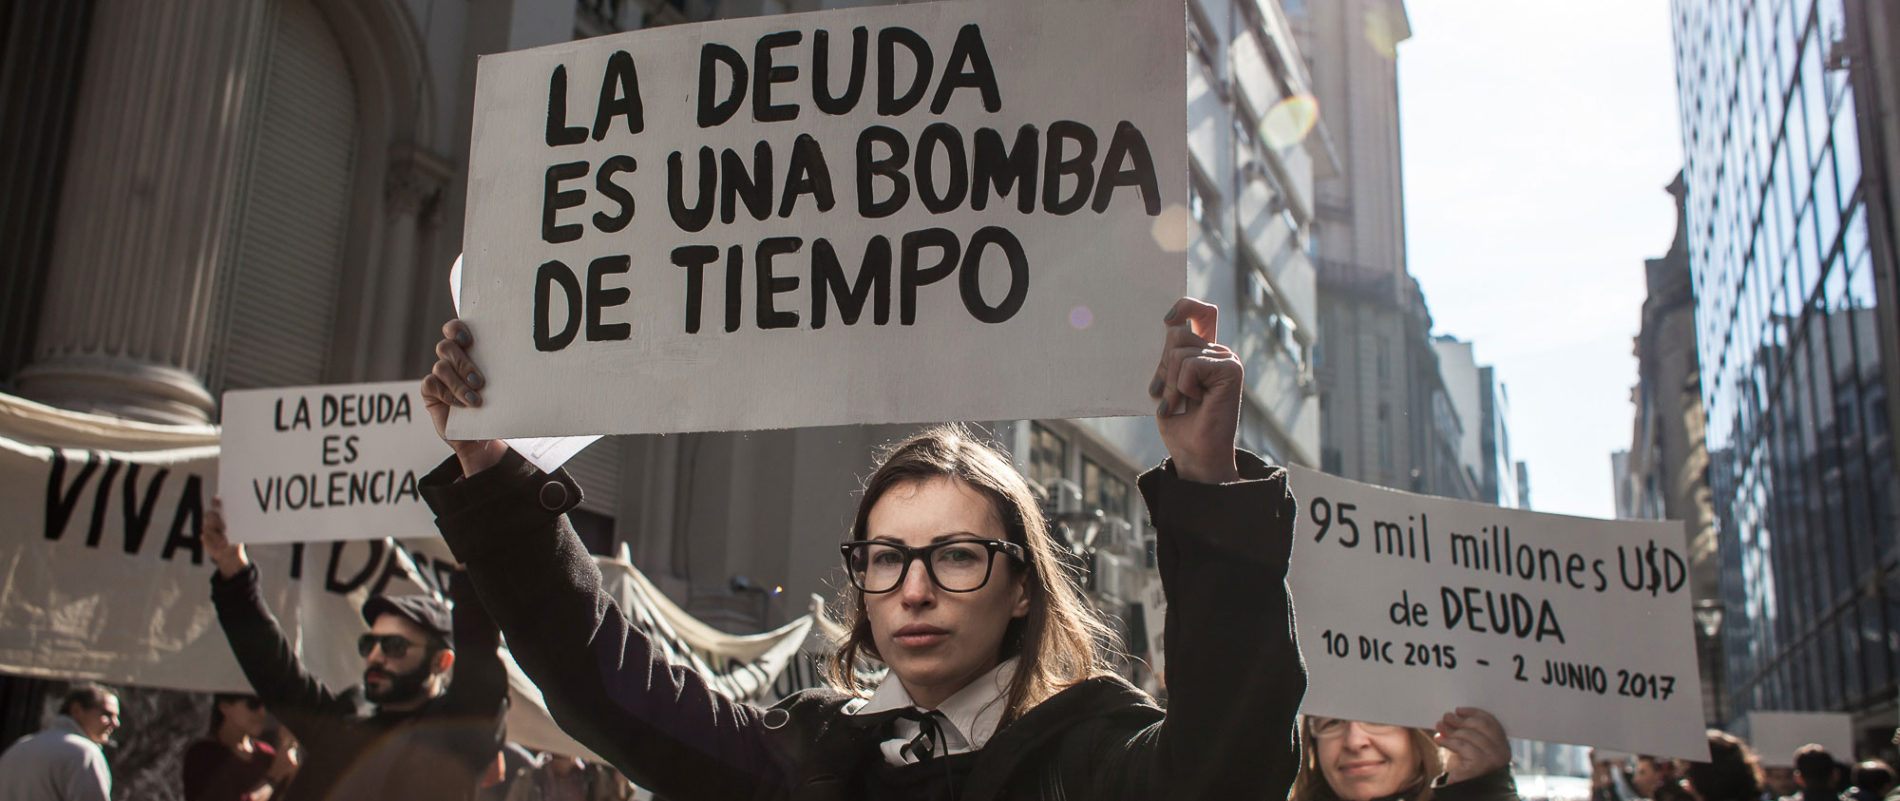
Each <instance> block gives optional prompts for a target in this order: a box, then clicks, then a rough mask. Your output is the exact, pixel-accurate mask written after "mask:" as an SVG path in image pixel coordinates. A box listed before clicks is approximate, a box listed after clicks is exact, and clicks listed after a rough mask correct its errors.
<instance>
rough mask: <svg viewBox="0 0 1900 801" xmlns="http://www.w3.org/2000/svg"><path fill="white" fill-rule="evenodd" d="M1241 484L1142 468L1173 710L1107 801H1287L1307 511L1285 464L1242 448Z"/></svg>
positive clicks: (1119, 774) (1300, 664) (1145, 739)
mask: <svg viewBox="0 0 1900 801" xmlns="http://www.w3.org/2000/svg"><path fill="white" fill-rule="evenodd" d="M1237 461H1238V462H1239V464H1240V474H1241V480H1240V481H1237V482H1233V483H1229V484H1220V485H1214V484H1199V483H1195V482H1191V481H1186V480H1184V479H1182V478H1180V477H1179V476H1178V475H1177V474H1176V473H1175V471H1174V465H1173V463H1172V462H1169V463H1164V464H1163V465H1162V466H1161V467H1159V468H1156V469H1154V470H1151V471H1149V472H1147V473H1145V474H1143V475H1142V477H1141V479H1140V486H1141V492H1142V496H1143V497H1144V498H1145V499H1146V500H1147V503H1148V513H1149V518H1150V520H1151V521H1152V522H1153V524H1154V527H1155V530H1156V535H1157V536H1156V550H1157V552H1156V556H1157V558H1158V561H1159V568H1160V571H1161V583H1162V588H1163V591H1164V592H1165V593H1166V596H1167V600H1168V611H1167V623H1166V625H1167V631H1166V633H1165V635H1164V643H1163V647H1165V648H1166V649H1167V650H1166V653H1167V664H1166V678H1167V685H1168V710H1167V716H1166V717H1165V718H1164V719H1163V720H1162V721H1161V722H1160V723H1157V724H1155V725H1154V726H1152V727H1151V728H1150V729H1149V730H1147V731H1145V732H1143V733H1142V734H1141V736H1138V737H1137V738H1135V740H1134V741H1133V742H1132V743H1120V744H1116V746H1115V747H1116V748H1117V749H1124V748H1125V749H1127V750H1128V751H1127V752H1126V753H1124V755H1122V756H1120V757H1118V758H1117V760H1111V761H1110V764H1111V765H1119V766H1120V767H1116V768H1111V769H1109V770H1107V771H1105V772H1104V775H1105V776H1107V777H1111V778H1109V782H1110V785H1109V786H1106V787H1103V788H1102V789H1103V790H1104V792H1103V793H1102V794H1100V795H1099V796H1098V797H1123V798H1183V799H1199V798H1285V797H1286V795H1287V790H1288V789H1289V788H1290V787H1291V786H1292V784H1293V777H1294V774H1295V773H1296V772H1297V771H1298V769H1299V757H1300V741H1299V732H1298V729H1297V727H1296V725H1295V715H1296V713H1297V712H1298V711H1299V707H1300V699H1301V698H1302V697H1304V696H1305V695H1306V663H1305V661H1304V660H1303V659H1301V657H1300V650H1299V644H1298V642H1297V640H1296V639H1295V637H1294V628H1293V602H1292V596H1291V593H1290V592H1289V590H1288V589H1287V585H1286V572H1287V563H1288V560H1289V558H1290V557H1291V556H1292V547H1293V521H1294V520H1295V517H1296V515H1295V507H1294V502H1293V496H1292V493H1291V492H1290V491H1289V490H1288V488H1287V474H1286V471H1285V470H1281V469H1279V468H1275V467H1270V466H1268V465H1267V464H1266V463H1265V462H1262V461H1261V460H1260V459H1259V458H1258V457H1255V456H1254V455H1253V454H1250V453H1247V452H1245V451H1241V452H1239V453H1238V460H1237Z"/></svg>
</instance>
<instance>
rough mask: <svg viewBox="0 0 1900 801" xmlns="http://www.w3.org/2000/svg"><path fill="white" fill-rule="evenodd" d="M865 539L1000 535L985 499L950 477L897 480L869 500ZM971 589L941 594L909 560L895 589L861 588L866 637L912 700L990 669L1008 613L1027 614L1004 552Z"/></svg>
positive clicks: (919, 540) (929, 699) (945, 694)
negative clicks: (867, 625) (868, 635)
mask: <svg viewBox="0 0 1900 801" xmlns="http://www.w3.org/2000/svg"><path fill="white" fill-rule="evenodd" d="M865 536H866V538H867V539H870V540H881V541H886V542H893V543H896V544H899V545H906V546H909V547H912V548H920V547H923V546H926V545H930V544H933V543H936V542H942V541H945V540H955V539H994V540H1004V539H1007V536H1006V534H1005V532H1004V530H1003V523H1002V520H1001V518H1000V517H999V516H998V515H997V513H996V510H995V509H994V508H993V507H992V506H991V505H990V502H989V500H988V499H986V498H984V497H983V495H981V494H980V493H978V492H977V491H976V490H975V489H973V488H971V487H970V486H969V485H968V484H965V483H963V482H962V481H958V480H956V479H953V478H935V479H930V480H927V481H913V482H908V483H904V484H898V485H896V486H893V487H891V488H890V489H889V490H887V491H886V492H885V493H884V495H883V497H880V498H878V500H877V503H876V504H874V505H872V507H871V513H870V514H869V515H868V516H867V517H866V521H865ZM993 558H994V559H995V560H996V561H995V564H994V565H993V566H992V570H991V572H990V578H989V582H988V583H986V584H984V585H983V587H982V588H981V589H978V590H976V591H974V592H948V591H945V590H944V589H943V588H942V587H938V586H937V585H936V584H935V583H933V582H932V581H931V580H930V572H929V571H928V570H926V569H925V567H924V565H923V563H922V561H921V560H917V561H913V562H912V563H911V564H910V566H909V569H908V572H907V573H906V574H905V576H904V580H903V582H902V583H901V584H899V585H898V587H897V589H895V590H892V591H890V592H886V593H878V594H871V593H865V595H864V605H865V612H866V614H867V617H868V618H869V619H870V623H871V639H872V640H873V641H874V642H876V644H877V652H878V654H879V655H881V656H882V657H883V658H884V663H885V664H887V665H890V666H891V670H892V671H894V672H895V673H896V674H897V678H898V680H899V681H901V682H903V684H904V689H905V690H906V691H908V692H909V693H910V696H911V700H912V701H915V702H916V703H917V704H918V705H919V706H922V707H925V708H935V707H936V706H937V705H939V704H941V703H943V701H944V699H946V698H949V697H950V696H951V695H953V694H955V693H956V691H957V690H960V689H963V687H964V685H967V684H969V683H970V682H971V681H972V680H973V679H975V678H977V677H978V676H981V675H983V674H984V673H985V672H987V671H989V670H990V669H991V668H994V667H995V666H996V663H997V657H998V652H999V651H1000V650H1001V649H1002V645H1003V631H1004V629H1006V628H1007V627H1008V626H1009V621H1010V619H1011V618H1017V617H1022V616H1024V615H1027V614H1029V593H1028V592H1027V590H1026V589H1025V588H1024V579H1023V576H1024V574H1023V572H1022V571H1021V570H1019V569H1017V567H1016V565H1015V564H1014V563H1013V562H1012V561H1011V560H1010V559H1009V558H1008V557H1006V556H1002V555H997V556H994V557H993Z"/></svg>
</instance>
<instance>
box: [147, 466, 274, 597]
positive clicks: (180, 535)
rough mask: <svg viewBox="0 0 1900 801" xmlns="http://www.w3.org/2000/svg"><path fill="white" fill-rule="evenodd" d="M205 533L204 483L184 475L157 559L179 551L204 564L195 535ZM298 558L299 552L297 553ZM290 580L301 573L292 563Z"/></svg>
mask: <svg viewBox="0 0 1900 801" xmlns="http://www.w3.org/2000/svg"><path fill="white" fill-rule="evenodd" d="M203 531H204V480H203V479H201V478H199V477H198V476H194V475H187V476H185V488H184V489H183V490H180V491H179V493H178V510H177V511H175V512H173V513H172V527H171V530H170V531H168V532H166V534H165V548H164V550H161V551H159V553H158V556H159V558H160V559H164V560H166V561H171V558H172V554H175V553H177V552H178V550H179V549H180V548H183V549H186V550H189V551H191V563H192V564H194V565H201V564H204V561H205V552H204V542H203V541H201V540H199V539H198V535H199V534H201V533H202V532H203ZM297 553H298V555H301V551H299V552H297ZM291 567H292V570H293V572H292V573H291V578H297V577H298V576H299V575H301V574H300V573H297V572H294V571H296V570H297V569H300V568H301V567H302V564H301V563H300V562H292V563H291Z"/></svg>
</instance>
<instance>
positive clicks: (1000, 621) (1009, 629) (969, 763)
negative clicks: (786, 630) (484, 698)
mask: <svg viewBox="0 0 1900 801" xmlns="http://www.w3.org/2000/svg"><path fill="white" fill-rule="evenodd" d="M1217 315H1218V310H1216V309H1215V308H1214V307H1213V306H1211V305H1208V304H1205V303H1201V302H1199V301H1195V300H1191V299H1183V300H1181V301H1179V302H1177V303H1176V304H1175V305H1174V306H1173V307H1172V308H1171V309H1169V310H1168V313H1167V315H1166V317H1165V318H1164V326H1163V332H1164V348H1163V357H1162V359H1161V362H1160V364H1159V365H1158V366H1157V367H1156V369H1155V371H1154V373H1153V374H1152V375H1149V376H1130V377H1129V379H1130V380H1131V381H1141V382H1146V383H1147V384H1148V388H1149V394H1150V395H1152V396H1154V397H1155V398H1156V399H1157V400H1158V401H1159V403H1160V406H1159V408H1158V410H1157V415H1156V420H1157V425H1158V428H1159V431H1160V435H1161V439H1162V441H1163V442H1164V443H1165V444H1166V446H1167V449H1168V453H1169V455H1170V458H1169V460H1168V461H1167V462H1165V463H1163V464H1162V465H1161V466H1160V467H1157V468H1155V469H1154V470H1151V471H1149V472H1148V473H1147V474H1145V475H1143V476H1142V478H1141V480H1140V482H1139V483H1140V487H1141V491H1142V494H1143V496H1144V497H1145V498H1146V500H1147V504H1148V509H1149V514H1150V518H1151V519H1152V521H1153V523H1154V525H1155V528H1156V530H1157V532H1158V540H1157V551H1158V554H1157V555H1158V557H1159V563H1160V565H1159V566H1160V570H1161V577H1162V581H1163V585H1164V587H1165V588H1166V592H1167V597H1168V604H1169V606H1168V624H1167V649H1168V654H1167V656H1168V667H1169V681H1170V686H1171V689H1172V693H1171V699H1170V704H1169V707H1168V710H1167V711H1166V712H1163V711H1162V710H1161V709H1160V708H1159V707H1157V706H1156V705H1155V704H1154V702H1153V700H1152V699H1150V698H1148V697H1147V696H1146V695H1145V694H1143V693H1142V692H1141V691H1139V690H1137V689H1135V688H1134V687H1133V686H1131V685H1129V684H1128V683H1127V682H1126V681H1124V680H1122V679H1121V678H1120V677H1118V676H1116V675H1114V674H1113V673H1112V672H1110V671H1109V670H1108V668H1107V664H1108V656H1109V654H1108V653H1106V652H1105V650H1104V648H1103V646H1102V639H1101V636H1100V635H1101V634H1102V633H1103V632H1104V631H1105V629H1104V627H1103V625H1102V623H1101V621H1100V620H1099V619H1097V618H1096V617H1095V614H1094V613H1093V612H1092V611H1091V610H1090V608H1089V607H1088V605H1087V603H1086V602H1085V600H1084V599H1083V597H1082V595H1081V592H1080V590H1079V589H1078V587H1077V586H1076V584H1075V580H1074V577H1073V576H1072V575H1071V574H1070V573H1068V572H1066V571H1065V570H1064V568H1063V567H1062V564H1061V562H1059V561H1058V560H1057V558H1056V550H1055V543H1054V542H1053V540H1052V538H1051V535H1050V532H1049V528H1048V525H1047V523H1046V522H1045V521H1044V519H1043V516H1042V513H1041V511H1040V509H1039V507H1038V506H1037V504H1036V501H1035V498H1034V496H1033V495H1032V494H1031V491H1030V488H1029V484H1028V482H1027V481H1026V480H1025V479H1024V478H1023V476H1022V475H1021V474H1020V473H1018V472H1017V471H1016V469H1015V468H1014V467H1013V466H1012V465H1011V463H1010V461H1009V459H1008V457H1006V456H1005V455H1003V454H1002V453H1000V452H998V451H997V450H995V449H994V448H992V447H990V446H989V445H987V444H985V443H983V442H982V441H980V440H979V439H978V438H977V437H975V436H973V435H972V434H971V433H970V432H969V431H967V430H964V429H961V428H958V427H947V428H937V429H933V430H931V431H928V432H925V433H923V434H920V435H918V436H916V437H913V438H911V439H910V440H908V441H906V442H903V443H900V444H899V445H897V446H896V447H894V448H893V449H891V451H890V452H889V453H888V454H887V455H886V456H885V457H884V459H883V460H882V462H881V464H880V465H879V466H878V467H877V469H876V471H875V472H874V473H873V474H872V475H871V477H870V478H869V480H868V481H867V482H866V486H865V491H864V493H863V496H862V498H861V499H860V501H859V504H858V509H857V514H856V516H855V519H854V521H853V523H852V525H851V529H850V531H849V532H848V536H847V539H846V540H845V541H844V542H843V543H842V544H841V545H838V546H833V547H835V548H837V549H838V550H837V551H834V554H835V555H834V556H833V558H840V557H842V562H843V565H844V568H845V572H846V575H847V576H848V577H849V586H850V590H849V596H848V599H847V608H846V613H847V616H848V618H849V636H848V638H847V639H846V640H845V642H843V643H842V644H841V645H840V647H839V650H838V653H837V655H836V657H835V659H834V660H833V663H832V664H833V666H834V674H835V675H834V679H835V680H836V683H837V685H838V686H837V687H836V688H835V689H831V690H818V691H807V692H803V693H799V694H797V695H794V696H792V697H791V698H788V699H786V700H785V701H782V702H780V703H779V704H777V705H775V706H773V707H772V708H770V709H761V708H758V707H754V706H751V705H748V704H744V703H739V702H736V701H734V700H732V699H730V698H727V697H725V696H723V695H720V694H719V693H717V692H715V691H713V690H712V689H711V688H710V687H709V686H708V685H707V683H706V682H705V681H704V679H702V678H701V677H700V676H698V675H696V674H695V673H694V672H693V671H691V670H689V669H687V668H684V667H681V666H678V665H673V664H669V663H668V662H667V660H666V658H665V656H664V655H663V654H662V653H661V651H660V650H659V649H657V648H655V647H654V645H653V643H652V642H651V641H649V639H648V638H647V635H646V634H645V633H643V632H642V631H641V630H640V629H638V628H637V627H635V626H632V625H630V624H629V623H628V622H627V619H626V617H625V616H624V615H623V614H622V613H621V610H620V609H618V608H617V607H616V606H615V605H614V602H613V600H612V598H610V597H609V596H608V595H607V594H606V593H604V592H602V590H601V587H600V573H599V571H598V569H597V568H596V567H595V565H594V562H593V560H592V558H591V557H589V556H588V554H587V551H586V549H585V548H583V547H582V545H581V542H580V540H579V538H578V537H576V536H575V534H574V530H573V528H572V527H570V526H569V524H568V521H567V519H566V517H565V516H564V514H563V513H564V512H565V511H567V510H568V509H570V508H572V507H573V505H574V504H575V503H576V502H578V501H579V499H580V493H579V489H578V488H577V487H576V486H575V485H574V483H573V481H572V479H571V478H570V477H568V476H567V475H566V473H565V472H557V473H555V474H554V475H551V476H550V475H545V474H542V473H540V472H539V471H537V470H535V468H534V467H533V466H532V465H529V464H528V463H527V462H526V461H525V460H523V459H522V458H521V457H520V456H519V455H516V454H515V453H513V452H512V451H511V450H510V449H509V448H508V447H507V446H506V445H504V444H502V443H500V442H496V441H480V442H475V441H462V442H450V443H449V444H450V446H451V447H452V448H453V449H454V451H455V457H454V458H451V459H449V460H448V461H446V462H445V463H444V464H443V465H442V467H440V468H438V469H437V470H436V471H435V472H434V473H432V474H430V476H429V477H428V478H426V479H425V480H424V482H423V494H424V497H425V498H426V499H427V500H428V501H429V503H430V505H431V506H432V507H433V508H434V509H435V510H436V513H437V515H438V518H437V523H438V525H439V526H440V528H441V529H442V534H443V536H444V537H445V538H446V539H447V541H448V543H449V546H450V547H451V548H452V549H453V550H454V551H455V554H456V557H457V558H458V559H460V560H461V561H462V562H463V563H464V564H466V565H467V567H468V570H469V573H470V575H471V577H472V578H473V579H474V582H475V586H476V588H477V590H478V591H479V592H480V593H481V595H482V598H483V602H484V604H486V605H487V607H488V609H489V610H490V611H491V612H492V613H493V615H494V617H495V619H496V621H497V622H499V623H500V625H501V628H502V630H503V632H504V633H505V634H506V635H507V639H508V644H509V647H510V649H511V650H512V651H513V653H514V655H515V657H516V659H517V660H518V661H519V662H520V663H521V666H522V668H523V669H524V670H526V671H527V673H528V675H529V676H530V677H532V678H533V679H534V680H535V683H536V684H538V685H539V686H540V687H541V688H542V690H543V691H544V692H545V693H546V696H547V700H548V707H549V710H550V711H551V712H553V714H554V717H555V720H556V721H557V722H559V723H560V724H561V726H562V727H563V728H565V729H566V730H567V731H568V733H570V734H572V735H573V736H574V737H575V738H576V739H578V740H579V741H580V742H581V743H583V744H585V745H586V746H588V747H589V748H591V749H593V751H594V752H595V753H597V754H600V755H601V756H603V757H605V758H606V759H608V760H609V761H610V762H612V763H613V764H614V766H615V767H617V768H619V769H620V770H621V771H622V772H623V773H625V774H626V775H627V776H628V777H629V778H631V779H633V780H634V781H635V782H636V783H638V784H640V785H642V786H644V787H647V788H649V789H651V790H654V791H656V792H657V793H659V794H660V795H662V796H665V797H667V798H669V799H678V800H679V801H692V800H693V799H706V800H707V801H739V800H740V799H766V798H773V799H777V798H786V799H845V798H851V799H882V798H905V799H955V798H970V799H992V798H1003V799H1037V798H1048V799H1056V798H1078V799H1081V798H1087V799H1120V798H1129V799H1134V798H1141V799H1147V798H1181V799H1189V798H1220V799H1231V798H1243V797H1245V798H1273V797H1279V796H1283V795H1284V794H1285V793H1286V790H1287V788H1288V786H1289V785H1290V784H1291V782H1292V779H1293V776H1294V774H1295V772H1296V769H1297V765H1298V761H1297V760H1298V755H1299V745H1298V740H1297V738H1296V731H1295V728H1294V714H1295V710H1296V709H1297V708H1298V706H1299V703H1300V698H1301V696H1302V695H1303V694H1304V692H1305V688H1306V673H1305V667H1304V665H1303V664H1302V663H1301V661H1300V656H1299V651H1298V648H1297V646H1296V645H1295V644H1294V630H1293V619H1292V610H1291V605H1290V603H1289V599H1288V594H1287V589H1286V584H1285V577H1286V570H1287V560H1288V556H1289V554H1290V550H1291V546H1292V542H1291V537H1292V527H1293V521H1294V518H1295V508H1294V504H1293V498H1292V496H1291V495H1290V494H1289V493H1288V491H1287V485H1286V473H1285V471H1283V470H1280V469H1278V468H1274V467H1269V466H1268V465H1266V464H1265V463H1264V462H1262V461H1260V460H1259V459H1258V458H1257V457H1255V456H1253V455H1252V454H1249V453H1246V452H1244V451H1238V450H1236V449H1235V447H1234V441H1235V433H1236V430H1237V426H1238V422H1239V413H1240V392H1241V387H1242V380H1243V376H1242V374H1241V366H1240V362H1239V361H1238V360H1237V359H1236V358H1235V357H1234V354H1233V352H1232V351H1230V350H1228V349H1227V348H1225V347H1222V346H1221V345H1219V344H1217V342H1216V339H1217V337H1216V334H1215V331H1216V323H1217ZM443 337H444V338H443V340H442V341H441V343H439V344H438V346H437V348H436V354H437V357H438V361H437V363H436V366H435V370H434V372H433V373H432V374H431V376H430V377H429V378H428V379H427V380H425V382H424V387H423V394H424V397H425V399H426V401H427V403H428V405H429V409H430V412H431V413H432V415H433V416H434V418H435V421H436V424H437V430H438V431H441V430H442V427H443V425H444V424H445V423H446V421H447V418H448V415H449V414H450V411H451V409H452V408H455V407H460V406H465V405H476V404H479V403H480V402H481V396H480V394H479V393H480V392H482V391H487V390H490V389H491V387H489V386H486V385H485V382H484V379H483V377H482V375H481V373H480V372H479V370H478V368H477V367H476V365H475V363H474V362H473V361H472V360H471V359H470V353H471V352H474V351H475V349H476V348H477V347H478V345H479V343H478V341H477V340H476V339H475V337H474V334H473V332H471V331H470V330H469V329H468V327H467V326H466V325H464V324H462V323H461V322H459V321H451V322H450V323H449V324H448V325H446V326H444V328H443ZM918 369H928V368H927V366H923V365H920V366H919V368H918ZM1150 379H1152V380H1150ZM892 380H894V381H895V380H902V377H901V376H899V377H893V378H892ZM493 390H494V391H542V389H541V388H535V387H527V388H504V387H499V386H497V387H493ZM836 390H837V391H838V392H840V393H844V392H851V391H855V388H852V387H837V388H836ZM859 666H870V667H875V666H885V667H888V668H889V672H888V677H887V678H886V679H884V680H883V682H882V683H881V684H879V685H877V686H876V687H869V686H863V685H862V684H860V680H859V678H858V677H859V675H860V674H859V671H858V670H857V668H858V667H859Z"/></svg>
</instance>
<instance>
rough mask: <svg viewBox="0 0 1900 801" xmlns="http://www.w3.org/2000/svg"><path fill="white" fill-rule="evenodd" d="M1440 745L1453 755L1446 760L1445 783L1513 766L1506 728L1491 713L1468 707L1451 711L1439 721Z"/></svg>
mask: <svg viewBox="0 0 1900 801" xmlns="http://www.w3.org/2000/svg"><path fill="white" fill-rule="evenodd" d="M1437 739H1438V745H1439V747H1441V748H1444V749H1445V750H1446V751H1449V752H1451V757H1450V758H1449V759H1447V760H1446V761H1445V783H1446V784H1457V783H1458V782H1462V781H1465V780H1467V779H1475V778H1478V777H1479V776H1483V775H1485V774H1487V773H1491V772H1494V771H1496V770H1498V769H1500V768H1503V767H1505V766H1506V765H1509V764H1511V744H1510V741H1508V740H1506V739H1505V738H1504V725H1503V724H1501V723H1499V722H1498V719H1497V718H1494V717H1492V716H1491V713H1489V712H1486V711H1484V710H1482V709H1476V708H1473V707H1468V706H1461V707H1458V708H1457V709H1456V710H1453V711H1451V712H1448V713H1446V714H1445V717H1444V718H1443V719H1442V720H1440V721H1438V732H1437Z"/></svg>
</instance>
